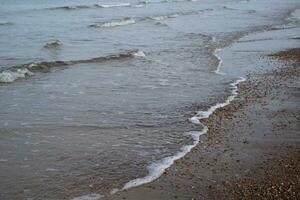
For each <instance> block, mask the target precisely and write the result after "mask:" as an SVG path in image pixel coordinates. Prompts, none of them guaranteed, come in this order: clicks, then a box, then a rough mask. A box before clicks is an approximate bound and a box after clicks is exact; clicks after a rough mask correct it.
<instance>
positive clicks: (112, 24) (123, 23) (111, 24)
mask: <svg viewBox="0 0 300 200" xmlns="http://www.w3.org/2000/svg"><path fill="white" fill-rule="evenodd" d="M135 23H136V21H135V20H134V19H131V18H124V19H121V20H114V21H110V22H101V23H95V24H91V25H89V27H92V28H110V27H116V26H126V25H130V24H135Z"/></svg>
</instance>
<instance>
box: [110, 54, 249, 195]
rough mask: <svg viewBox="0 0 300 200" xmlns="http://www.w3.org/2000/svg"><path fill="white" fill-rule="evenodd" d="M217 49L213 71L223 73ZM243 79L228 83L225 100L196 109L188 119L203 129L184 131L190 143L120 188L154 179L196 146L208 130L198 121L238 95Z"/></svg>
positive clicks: (134, 185) (155, 163)
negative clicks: (227, 92)
mask: <svg viewBox="0 0 300 200" xmlns="http://www.w3.org/2000/svg"><path fill="white" fill-rule="evenodd" d="M219 51H220V50H219V49H218V50H216V51H215V52H214V54H215V56H216V57H217V58H218V59H219V64H218V68H217V71H215V73H216V74H220V75H225V73H222V72H220V67H221V66H222V64H223V62H222V59H221V58H220V57H219V56H218V54H217V53H218V52H219ZM245 80H246V79H245V78H243V77H240V78H239V79H237V80H235V81H234V82H233V83H231V84H230V86H231V88H232V90H231V95H230V96H229V97H228V98H227V99H226V101H225V102H223V103H217V104H215V105H214V106H212V107H210V108H209V109H208V110H206V111H198V112H197V114H196V115H195V116H193V117H191V118H190V119H189V120H190V122H192V123H194V124H197V125H202V126H203V129H202V130H201V131H194V132H188V133H186V135H190V136H191V137H192V139H193V140H194V142H193V144H192V145H185V146H183V147H181V149H180V151H178V152H177V153H176V154H175V155H174V156H169V157H166V158H163V159H161V160H159V161H156V162H154V163H152V164H151V165H149V166H148V167H147V169H148V172H149V173H148V175H147V176H145V177H141V178H137V179H134V180H131V181H129V182H127V183H126V184H125V185H124V187H123V188H122V190H127V189H130V188H132V187H137V186H140V185H143V184H146V183H150V182H152V181H154V180H155V179H157V178H159V177H160V176H161V175H162V174H163V173H164V172H165V170H166V169H167V168H169V167H170V166H171V165H172V164H173V163H174V162H175V161H176V160H179V159H181V158H183V157H184V156H185V155H186V154H187V153H189V152H190V151H191V150H192V149H193V148H194V147H195V146H197V144H198V143H199V141H200V136H201V135H203V134H206V133H207V131H208V127H207V126H205V125H203V124H202V123H201V122H200V120H201V119H205V118H208V117H209V116H210V115H211V114H212V113H214V111H216V110H217V109H218V108H222V107H224V106H227V105H229V104H230V103H231V102H232V101H233V100H234V99H235V97H236V96H237V95H238V84H239V83H241V82H243V81H245ZM115 192H116V191H114V192H113V193H112V194H114V193H115Z"/></svg>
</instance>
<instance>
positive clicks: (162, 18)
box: [150, 14, 179, 21]
mask: <svg viewBox="0 0 300 200" xmlns="http://www.w3.org/2000/svg"><path fill="white" fill-rule="evenodd" d="M175 17H179V14H170V15H159V16H153V17H150V19H152V20H156V21H160V20H164V19H169V18H175Z"/></svg>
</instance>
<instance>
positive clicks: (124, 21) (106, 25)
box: [88, 11, 202, 28]
mask: <svg viewBox="0 0 300 200" xmlns="http://www.w3.org/2000/svg"><path fill="white" fill-rule="evenodd" d="M201 12H202V11H189V12H176V13H170V14H166V15H155V16H150V17H144V18H129V17H127V18H124V19H120V20H112V21H108V22H99V23H94V24H91V25H88V27H90V28H113V27H117V26H127V25H132V24H136V23H138V22H145V21H149V20H154V21H162V20H166V19H170V18H176V17H180V16H186V15H197V14H200V13H201Z"/></svg>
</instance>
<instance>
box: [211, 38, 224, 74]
mask: <svg viewBox="0 0 300 200" xmlns="http://www.w3.org/2000/svg"><path fill="white" fill-rule="evenodd" d="M213 40H214V39H213ZM219 51H221V49H216V50H215V51H214V56H215V57H216V58H217V59H218V61H219V63H218V66H217V69H216V70H215V71H214V72H215V73H216V74H219V75H225V74H224V73H223V72H220V70H221V66H222V64H223V61H222V59H221V58H220V56H219V55H218V52H219Z"/></svg>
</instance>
